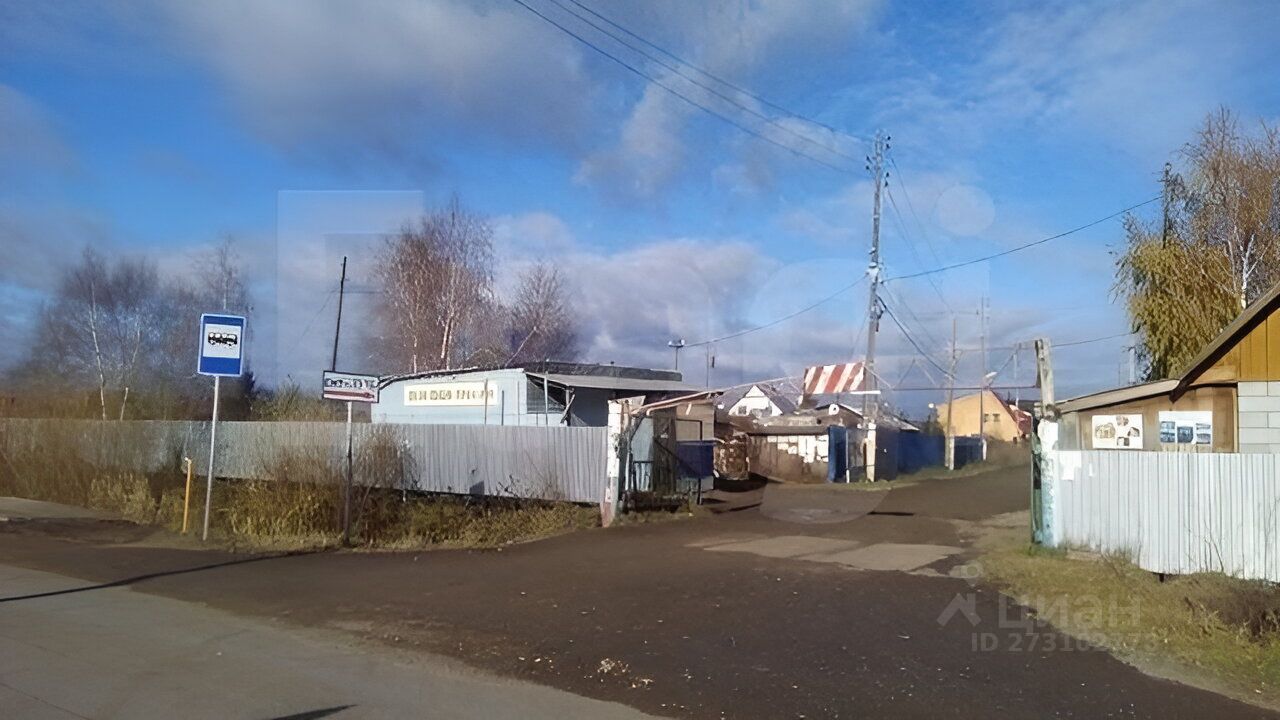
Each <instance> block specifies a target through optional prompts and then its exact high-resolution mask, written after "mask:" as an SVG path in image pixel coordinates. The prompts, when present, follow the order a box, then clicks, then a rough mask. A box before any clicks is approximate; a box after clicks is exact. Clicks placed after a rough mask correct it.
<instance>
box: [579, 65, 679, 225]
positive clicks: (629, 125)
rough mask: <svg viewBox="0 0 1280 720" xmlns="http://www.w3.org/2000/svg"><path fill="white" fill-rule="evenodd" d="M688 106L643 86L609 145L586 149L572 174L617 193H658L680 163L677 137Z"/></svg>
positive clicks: (637, 195) (630, 195)
mask: <svg viewBox="0 0 1280 720" xmlns="http://www.w3.org/2000/svg"><path fill="white" fill-rule="evenodd" d="M688 113H689V106H687V105H685V104H683V102H682V101H681V100H679V99H677V98H675V97H673V96H671V95H669V94H667V92H666V91H665V90H662V89H661V88H659V87H656V86H654V85H650V86H648V87H646V88H645V91H644V95H643V96H642V97H641V99H640V102H638V103H637V104H636V106H635V107H634V108H633V109H632V111H631V115H630V117H628V118H627V119H626V121H625V122H624V123H623V125H622V130H621V132H620V133H619V138H618V144H617V145H616V146H615V147H612V148H608V149H605V150H601V151H598V152H596V153H593V154H591V155H590V156H588V157H587V158H586V159H585V160H583V162H582V165H581V166H580V167H579V169H578V173H577V176H576V179H577V180H578V181H580V182H584V183H588V184H591V185H595V186H596V187H597V188H598V189H600V190H601V191H602V192H604V193H605V194H607V195H611V196H614V197H618V198H636V199H644V200H650V199H654V198H658V197H661V196H662V195H663V193H664V192H665V191H666V190H667V188H668V187H669V186H670V185H671V182H672V181H673V180H674V179H675V177H676V175H677V173H678V172H679V171H680V169H681V168H682V167H683V165H684V155H685V152H686V149H685V144H684V141H683V140H682V138H681V130H682V129H683V124H684V119H685V118H686V117H687V115H688Z"/></svg>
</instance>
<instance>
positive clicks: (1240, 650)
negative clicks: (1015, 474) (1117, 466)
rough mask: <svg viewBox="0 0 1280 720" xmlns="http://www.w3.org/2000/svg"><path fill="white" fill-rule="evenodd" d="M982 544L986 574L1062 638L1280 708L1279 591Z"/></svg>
mask: <svg viewBox="0 0 1280 720" xmlns="http://www.w3.org/2000/svg"><path fill="white" fill-rule="evenodd" d="M1024 538H1025V535H1024V531H1023V530H1016V531H1007V532H1004V533H1001V534H1000V535H998V536H993V537H991V538H989V539H988V540H987V541H986V543H985V544H986V546H987V547H986V552H985V554H984V555H983V557H982V560H981V562H982V566H983V573H984V575H985V576H986V577H987V578H988V579H989V580H991V581H992V582H994V583H995V584H996V585H997V586H999V587H1000V588H1001V589H1002V590H1003V591H1004V592H1006V593H1007V594H1009V595H1010V596H1012V597H1014V598H1015V599H1017V600H1018V601H1019V602H1020V603H1022V604H1024V605H1027V606H1028V607H1031V608H1033V609H1035V610H1036V611H1037V613H1038V614H1039V615H1040V617H1041V619H1043V620H1045V621H1047V622H1050V623H1052V624H1053V625H1054V626H1055V627H1057V628H1059V629H1060V630H1062V631H1064V632H1066V633H1068V634H1071V635H1074V636H1076V637H1079V638H1083V639H1087V640H1089V641H1090V642H1092V643H1094V644H1096V645H1100V646H1102V647H1105V648H1107V649H1108V650H1110V651H1111V652H1112V653H1114V654H1115V655H1117V656H1118V657H1120V658H1122V659H1124V660H1126V661H1128V662H1130V663H1132V664H1134V665H1135V666H1137V667H1139V668H1140V669H1143V670H1146V671H1148V672H1151V673H1152V674H1156V675H1161V676H1165V677H1170V678H1172V679H1175V680H1179V681H1182V682H1186V683H1188V684H1191V685H1196V686H1199V687H1204V688H1206V689H1210V690H1214V691H1216V692H1222V693H1224V694H1227V695H1231V696H1233V697H1236V698H1239V699H1241V700H1245V701H1247V702H1252V703H1256V704H1261V705H1264V706H1267V707H1271V708H1278V707H1280V589H1277V587H1276V586H1274V585H1271V584H1268V583H1262V582H1253V581H1246V580H1239V579H1235V578H1231V577H1227V576H1225V575H1221V574H1210V573H1206V574H1197V575H1189V576H1180V577H1166V578H1164V580H1163V581H1162V580H1161V578H1160V577H1159V576H1158V575H1156V574H1154V573H1150V572H1147V571H1145V570H1142V569H1141V568H1139V567H1137V566H1136V565H1134V564H1133V563H1132V562H1130V561H1129V558H1127V557H1125V556H1123V555H1112V556H1096V555H1095V556H1091V555H1085V554H1080V553H1069V552H1065V551H1062V550H1053V549H1045V548H1040V547H1037V546H1031V545H1028V544H1026V543H1024V542H1023V539H1024Z"/></svg>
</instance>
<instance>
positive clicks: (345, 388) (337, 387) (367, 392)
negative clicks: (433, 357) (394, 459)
mask: <svg viewBox="0 0 1280 720" xmlns="http://www.w3.org/2000/svg"><path fill="white" fill-rule="evenodd" d="M323 385H324V386H323V389H322V390H321V393H320V394H321V396H322V397H324V399H326V400H344V401H346V403H347V472H346V475H345V477H344V478H343V484H344V487H343V489H342V494H343V498H342V544H343V545H350V544H351V483H352V478H351V476H352V448H351V411H352V408H353V407H354V406H355V403H358V402H363V403H376V402H378V376H377V375H356V374H354V373H341V372H332V371H328V370H326V371H325V373H324V381H323Z"/></svg>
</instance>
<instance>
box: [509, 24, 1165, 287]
mask: <svg viewBox="0 0 1280 720" xmlns="http://www.w3.org/2000/svg"><path fill="white" fill-rule="evenodd" d="M517 1H518V0H517ZM1160 199H1161V198H1160V196H1158V195H1157V196H1156V197H1153V198H1151V199H1150V200H1143V201H1142V202H1140V203H1138V204H1136V205H1130V206H1129V207H1127V208H1125V209H1123V210H1119V211H1117V212H1113V213H1111V214H1110V215H1108V216H1106V217H1104V218H1099V219H1097V220H1094V221H1093V222H1091V223H1088V224H1085V225H1081V226H1080V227H1077V228H1072V229H1071V230H1067V231H1066V232H1061V233H1058V234H1057V235H1050V236H1049V237H1046V238H1040V239H1039V240H1033V241H1031V242H1029V243H1024V244H1022V245H1019V246H1017V247H1013V248H1009V249H1008V250H1002V251H1000V252H998V253H994V254H991V255H985V256H983V257H980V258H974V259H972V260H965V261H964V262H958V263H954V264H952V265H944V266H942V267H940V268H934V269H932V270H924V271H922V272H917V273H910V274H908V275H898V276H897V277H891V278H888V279H886V280H885V282H893V281H895V280H910V279H911V278H916V277H922V276H925V275H932V274H934V273H940V272H946V271H948V270H955V269H956V268H962V267H966V266H968V265H976V264H978V263H980V262H986V261H988V260H995V259H996V258H1000V257H1004V256H1005V255H1012V254H1013V253H1016V252H1019V251H1021V250H1026V249H1027V248H1030V247H1035V246H1036V245H1043V244H1044V243H1047V242H1049V241H1050V240H1057V239H1058V238H1064V237H1066V236H1068V235H1073V234H1075V233H1078V232H1080V231H1081V230H1088V229H1089V228H1091V227H1093V226H1094V225H1101V224H1102V223H1104V222H1106V221H1108V220H1110V219H1112V218H1116V217H1119V216H1121V215H1124V214H1125V213H1127V212H1132V211H1134V210H1137V209H1138V208H1140V207H1142V206H1143V205H1150V204H1151V203H1153V202H1155V201H1157V200H1160Z"/></svg>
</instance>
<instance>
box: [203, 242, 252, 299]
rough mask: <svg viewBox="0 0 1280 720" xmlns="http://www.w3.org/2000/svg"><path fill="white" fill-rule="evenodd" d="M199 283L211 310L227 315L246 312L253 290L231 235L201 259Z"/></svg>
mask: <svg viewBox="0 0 1280 720" xmlns="http://www.w3.org/2000/svg"><path fill="white" fill-rule="evenodd" d="M195 272H196V274H197V281H198V282H199V285H200V288H201V289H202V291H203V292H202V293H201V295H202V296H203V299H204V300H205V301H206V302H207V303H210V305H209V309H218V310H222V311H223V312H241V313H243V312H246V311H247V310H248V309H249V291H248V288H247V287H246V285H245V279H244V265H243V263H242V262H241V259H240V253H239V251H238V249H237V247H236V241H235V238H233V237H231V236H230V235H227V236H224V237H223V238H222V240H221V241H220V242H219V243H218V244H217V245H215V246H214V247H213V249H212V250H209V251H208V252H207V253H205V254H204V255H203V256H201V257H200V258H199V259H198V261H197V262H196V270H195Z"/></svg>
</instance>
